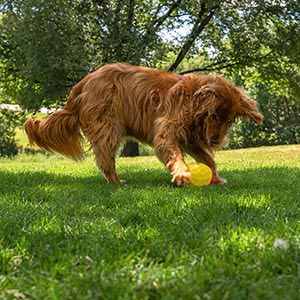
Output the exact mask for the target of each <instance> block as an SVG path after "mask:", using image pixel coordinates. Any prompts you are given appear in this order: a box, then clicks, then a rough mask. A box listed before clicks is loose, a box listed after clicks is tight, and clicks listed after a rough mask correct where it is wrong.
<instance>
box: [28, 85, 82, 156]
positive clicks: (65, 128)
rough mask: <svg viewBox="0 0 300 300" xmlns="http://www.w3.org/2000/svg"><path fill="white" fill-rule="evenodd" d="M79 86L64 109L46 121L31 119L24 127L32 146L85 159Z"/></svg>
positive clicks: (73, 91) (75, 88)
mask: <svg viewBox="0 0 300 300" xmlns="http://www.w3.org/2000/svg"><path fill="white" fill-rule="evenodd" d="M79 88H80V86H79V84H78V85H77V86H75V87H74V89H73V90H72V92H71V94H70V96H69V98H68V102H67V104H66V106H65V108H64V109H62V110H59V111H57V112H55V113H53V114H51V115H50V116H49V117H47V118H46V119H44V120H37V119H29V120H27V121H26V122H25V124H24V127H25V131H26V134H27V136H28V138H29V141H30V143H31V144H33V143H35V144H37V145H38V146H39V147H40V148H42V149H44V150H47V151H50V152H58V153H60V154H63V155H65V156H68V157H70V158H72V159H74V160H81V159H83V152H84V151H83V148H82V140H83V137H82V135H81V133H80V123H79V115H78V111H79V107H78V105H79V103H78V101H77V100H78V99H76V97H77V96H78V95H79V92H80V91H78V89H79Z"/></svg>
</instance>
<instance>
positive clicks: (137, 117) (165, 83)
mask: <svg viewBox="0 0 300 300" xmlns="http://www.w3.org/2000/svg"><path fill="white" fill-rule="evenodd" d="M179 78H180V77H179V76H178V75H176V74H172V73H167V72H164V71H159V70H154V69H150V68H145V67H136V66H131V65H128V64H124V63H116V64H110V65H106V66H104V67H102V68H100V69H98V70H97V71H95V72H93V73H91V74H90V75H88V76H87V77H85V78H84V79H83V80H82V82H80V83H79V85H81V94H80V96H79V98H80V111H79V115H80V123H81V124H82V125H83V127H84V126H85V124H87V123H93V126H95V124H97V120H99V118H101V116H103V115H109V119H110V120H114V119H116V120H117V122H118V123H119V126H120V125H122V127H123V129H124V135H127V136H133V137H135V138H137V139H139V140H141V141H145V142H147V143H152V138H153V134H152V131H153V127H154V121H155V119H156V116H157V115H161V111H160V110H161V109H162V106H161V104H162V102H163V101H164V100H165V99H166V98H167V94H168V92H169V90H170V89H171V87H172V86H173V85H174V84H176V82H177V81H178V79H179ZM74 89H76V86H75V87H74ZM77 101H78V100H77Z"/></svg>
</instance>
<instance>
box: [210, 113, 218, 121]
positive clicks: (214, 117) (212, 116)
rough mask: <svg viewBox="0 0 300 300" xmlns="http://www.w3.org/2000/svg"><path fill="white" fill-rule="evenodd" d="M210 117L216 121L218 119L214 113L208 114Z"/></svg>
mask: <svg viewBox="0 0 300 300" xmlns="http://www.w3.org/2000/svg"><path fill="white" fill-rule="evenodd" d="M210 118H211V119H212V120H213V121H218V120H219V117H218V116H217V115H216V114H212V115H211V116H210Z"/></svg>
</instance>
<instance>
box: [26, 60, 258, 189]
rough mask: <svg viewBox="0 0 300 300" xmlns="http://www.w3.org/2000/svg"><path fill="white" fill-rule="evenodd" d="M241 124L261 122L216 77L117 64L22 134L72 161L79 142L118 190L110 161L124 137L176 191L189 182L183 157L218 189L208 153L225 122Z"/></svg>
mask: <svg viewBox="0 0 300 300" xmlns="http://www.w3.org/2000/svg"><path fill="white" fill-rule="evenodd" d="M216 114H217V116H218V120H219V121H218V122H217V121H215V122H214V119H216ZM239 116H242V117H243V116H245V117H249V118H251V119H252V120H253V121H254V122H256V123H261V121H262V119H263V116H262V115H261V114H260V112H259V111H258V109H257V105H256V102H255V101H254V100H252V99H250V98H249V97H248V96H247V95H245V94H244V93H243V92H242V91H241V90H240V89H238V88H237V87H235V86H234V85H233V84H232V83H230V82H228V81H227V80H226V79H224V78H223V77H222V76H218V75H215V76H212V75H202V76H196V75H185V76H180V75H176V74H174V73H168V72H164V71H159V70H154V69H150V68H144V67H136V66H131V65H128V64H123V63H117V64H110V65H106V66H104V67H102V68H100V69H98V70H97V71H95V72H93V73H91V74H89V75H87V76H86V77H85V78H84V79H83V80H81V81H80V82H79V83H78V84H77V85H75V86H74V88H73V89H72V91H71V93H70V95H69V97H68V99H67V103H66V105H65V107H64V108H63V109H62V110H59V111H57V112H55V113H53V114H51V115H50V116H49V117H47V118H46V119H44V120H35V119H29V120H27V121H26V122H25V130H26V133H27V135H28V137H29V141H30V142H31V143H36V144H37V145H38V146H39V147H41V148H42V149H45V150H47V151H54V152H58V153H61V154H63V155H66V156H68V157H71V158H73V159H75V160H80V159H82V158H83V153H84V151H83V148H82V140H83V135H84V136H85V137H86V138H87V139H88V140H89V142H90V143H91V147H92V148H93V151H94V154H95V156H96V161H97V165H98V167H99V168H100V169H101V170H102V172H103V174H104V176H105V177H106V179H107V180H108V181H109V182H120V180H119V178H118V176H117V174H116V170H115V155H116V151H117V148H118V146H119V144H120V143H121V142H122V140H123V139H124V138H125V137H128V136H129V137H134V138H135V139H138V140H139V141H141V142H143V143H147V144H150V145H152V146H154V148H155V150H156V153H157V156H158V157H159V159H160V160H161V161H162V162H163V163H164V164H165V165H166V167H167V168H168V169H169V170H170V172H171V174H172V175H173V180H174V181H175V182H176V183H177V184H178V185H181V184H182V183H189V179H190V174H189V171H188V169H187V167H186V165H185V163H184V159H183V155H184V153H188V154H190V155H192V156H193V157H194V158H195V159H196V160H197V161H201V162H204V163H206V164H207V165H209V166H210V167H211V169H212V170H213V172H214V175H215V178H216V179H215V181H216V183H224V182H225V181H223V180H222V178H220V177H219V176H218V174H217V171H216V164H215V162H214V160H213V153H214V151H215V150H216V149H217V148H218V147H219V146H220V145H221V144H222V142H223V140H224V138H225V136H226V133H227V130H228V128H229V125H230V124H229V122H228V120H230V121H232V122H233V121H234V120H235V119H236V118H237V117H239ZM217 123H218V124H217ZM228 124H229V125H228ZM82 133H83V135H82ZM215 140H217V143H215ZM212 142H214V143H212Z"/></svg>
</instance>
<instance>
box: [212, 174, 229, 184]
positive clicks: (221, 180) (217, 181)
mask: <svg viewBox="0 0 300 300" xmlns="http://www.w3.org/2000/svg"><path fill="white" fill-rule="evenodd" d="M213 184H218V185H226V184H227V180H226V179H225V178H221V177H219V176H215V175H214V181H213Z"/></svg>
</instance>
